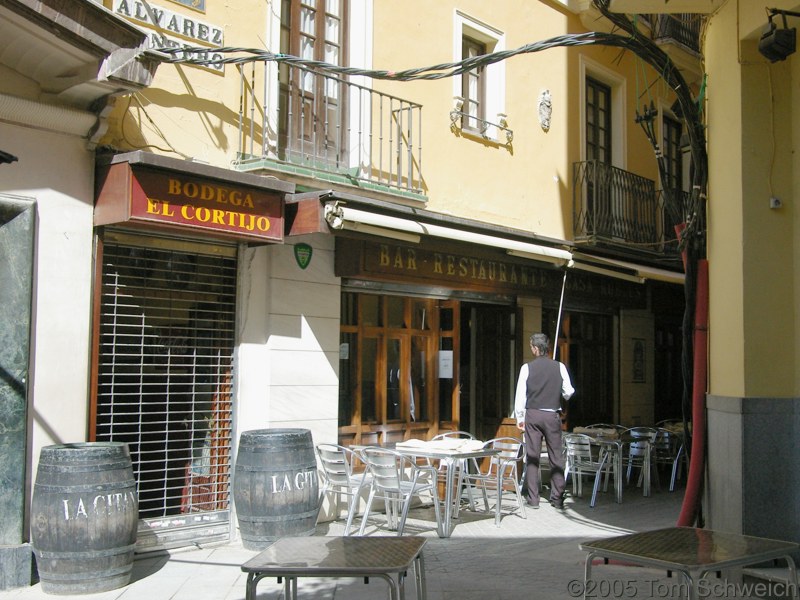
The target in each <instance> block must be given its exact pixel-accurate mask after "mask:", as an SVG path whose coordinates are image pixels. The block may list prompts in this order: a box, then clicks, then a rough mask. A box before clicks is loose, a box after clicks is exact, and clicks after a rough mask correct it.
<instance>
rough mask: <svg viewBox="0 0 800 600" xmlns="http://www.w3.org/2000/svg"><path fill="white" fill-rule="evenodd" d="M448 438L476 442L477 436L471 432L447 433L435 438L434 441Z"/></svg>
mask: <svg viewBox="0 0 800 600" xmlns="http://www.w3.org/2000/svg"><path fill="white" fill-rule="evenodd" d="M447 438H457V439H463V440H474V439H475V436H474V435H472V434H471V433H470V432H469V431H445V432H444V433H440V434H439V435H435V436H433V437H432V438H431V439H432V440H444V439H447Z"/></svg>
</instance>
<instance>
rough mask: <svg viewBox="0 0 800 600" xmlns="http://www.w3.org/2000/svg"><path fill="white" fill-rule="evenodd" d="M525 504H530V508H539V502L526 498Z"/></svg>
mask: <svg viewBox="0 0 800 600" xmlns="http://www.w3.org/2000/svg"><path fill="white" fill-rule="evenodd" d="M525 504H527V505H528V508H533V509H536V508H539V503H538V502H531V501H530V500H525Z"/></svg>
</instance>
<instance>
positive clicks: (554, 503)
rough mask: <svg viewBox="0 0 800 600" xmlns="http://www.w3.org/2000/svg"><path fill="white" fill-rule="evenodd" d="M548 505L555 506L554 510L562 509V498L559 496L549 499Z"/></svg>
mask: <svg viewBox="0 0 800 600" xmlns="http://www.w3.org/2000/svg"><path fill="white" fill-rule="evenodd" d="M550 505H551V506H552V507H553V508H555V509H556V510H564V499H563V498H559V499H558V500H553V499H552V498H551V499H550Z"/></svg>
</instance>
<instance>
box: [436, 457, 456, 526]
mask: <svg viewBox="0 0 800 600" xmlns="http://www.w3.org/2000/svg"><path fill="white" fill-rule="evenodd" d="M442 460H444V463H445V466H446V472H445V476H444V481H445V488H444V518H443V519H442V521H443V523H442V531H441V534H440V535H439V537H450V533H451V532H452V529H453V522H452V520H453V470H454V460H453V459H452V458H450V457H448V458H445V459H442ZM434 501H435V502H438V501H439V500H438V499H434Z"/></svg>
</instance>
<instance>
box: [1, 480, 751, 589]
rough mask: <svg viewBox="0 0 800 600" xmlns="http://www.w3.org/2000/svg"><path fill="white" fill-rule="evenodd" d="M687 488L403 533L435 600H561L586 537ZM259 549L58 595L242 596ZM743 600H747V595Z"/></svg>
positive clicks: (616, 577)
mask: <svg viewBox="0 0 800 600" xmlns="http://www.w3.org/2000/svg"><path fill="white" fill-rule="evenodd" d="M682 501H683V490H682V489H680V488H679V489H677V490H676V491H675V492H672V493H670V492H667V491H665V490H663V491H658V490H654V491H653V494H652V495H651V496H650V497H648V498H644V497H642V495H641V491H640V490H638V489H637V488H635V487H631V488H626V490H625V494H624V498H623V502H622V503H621V504H616V503H615V502H614V500H613V496H612V493H611V492H610V491H609V492H607V493H604V494H601V495H600V497H599V498H598V501H597V505H596V507H595V508H590V507H589V502H588V497H584V498H572V497H569V498H568V499H567V501H566V509H565V510H563V511H559V510H556V509H555V508H553V507H551V506H550V505H548V504H546V503H543V504H542V506H541V508H539V509H537V510H533V509H531V508H528V507H526V508H525V509H524V510H525V514H526V518H522V517H521V516H520V514H519V513H518V512H516V513H512V511H513V510H514V509H515V506H514V505H512V504H511V503H510V502H509V503H506V502H504V509H505V510H504V515H503V518H502V522H501V525H500V527H496V526H495V523H494V516H493V514H486V513H485V512H478V511H475V512H472V511H469V510H462V511H461V514H460V516H459V519H458V521H457V524H456V526H455V528H454V530H453V534H452V536H451V537H450V538H447V539H440V538H439V537H437V535H436V532H435V520H434V514H433V510H432V508H430V507H421V508H416V509H414V510H412V513H411V515H410V517H409V521H408V522H407V524H406V530H405V532H404V534H406V535H421V536H424V537H425V538H426V539H427V543H426V546H425V551H424V557H425V565H426V569H425V570H426V575H427V577H426V580H427V591H428V594H427V595H428V599H429V600H530V599H532V598H535V599H536V600H562V599H565V598H576V597H583V574H584V557H585V553H584V552H582V551H581V550H580V549H579V547H578V545H579V544H580V542H582V541H587V540H590V539H598V538H603V537H610V536H614V535H622V534H625V533H630V532H634V531H646V530H650V529H658V528H661V527H670V526H673V525H675V524H676V521H677V518H678V515H679V513H680V509H681V504H682ZM384 525H385V521H384V515H381V514H377V515H374V516H371V517H370V519H369V521H368V527H367V530H366V532H365V533H366V535H371V536H372V535H392V532H389V531H387V530H386V529H385V528H383V526H384ZM342 532H343V521H333V522H328V523H321V524H319V525H318V526H317V530H316V535H325V536H336V535H341V534H342ZM255 554H257V552H254V551H251V550H245V549H244V548H243V547H242V546H241V544H240V543H238V542H232V543H228V544H224V545H216V546H208V547H203V548H197V549H193V550H181V551H173V552H171V553H160V554H152V553H151V554H148V555H143V556H138V557H137V559H136V561H135V562H134V569H133V576H132V581H131V583H130V584H129V585H127V586H125V587H124V588H120V589H118V590H113V591H110V592H103V593H99V594H87V595H81V596H59V597H60V598H64V599H67V600H69V599H70V598H74V599H76V600H77V599H78V598H83V599H86V600H118V599H119V600H140V599H141V600H206V599H207V600H243V599H244V597H245V582H246V576H245V574H244V573H242V571H241V568H240V567H241V564H242V563H244V562H246V561H247V560H249V559H250V558H251V557H253V556H254V555H255ZM593 576H594V579H593V581H592V582H590V583H592V584H593V586H594V589H592V590H589V591H590V592H593V594H591V595H590V596H591V597H593V598H597V599H603V598H633V597H635V598H643V599H648V598H680V597H685V590H683V589H682V588H681V586H680V583H681V580H680V579H678V578H674V577H673V578H668V577H667V575H666V573H664V572H661V571H658V570H653V569H645V568H642V567H634V566H623V565H599V566H597V567H595V568H594V570H593ZM737 593H738V592H736V590H734V593H733V594H732V593H731V588H730V587H729V588H727V590H724V591H723V592H721V593H720V594H719V595H717V594H716V593H714V590H710V592H709V594H708V595H706V596H705V597H708V598H712V597H728V598H730V597H732V596H736V595H737ZM298 595H299V597H300V598H314V599H324V600H344V599H347V600H368V599H372V598H387V597H388V596H389V594H388V591H387V586H386V584H385V582H383V581H381V580H379V579H377V578H373V579H372V580H371V581H370V583H369V584H365V583H364V582H363V580H362V579H337V580H323V579H301V580H299V584H298ZM53 597H54V596H53V595H50V594H47V593H45V592H44V591H43V590H42V589H41V585H40V584H36V585H33V586H30V587H26V588H19V589H15V590H7V591H3V592H0V600H43V599H46V598H53ZM406 597H407V598H414V585H413V578H411V577H409V578H408V579H407V585H406ZM739 597H741V598H747V597H749V596H745V595H741V596H739ZM267 599H270V600H272V599H275V600H282V599H283V590H282V586H281V585H278V583H277V582H276V580H275V579H266V578H265V579H263V580H262V581H261V582H260V583H259V585H258V595H257V600H267Z"/></svg>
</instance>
